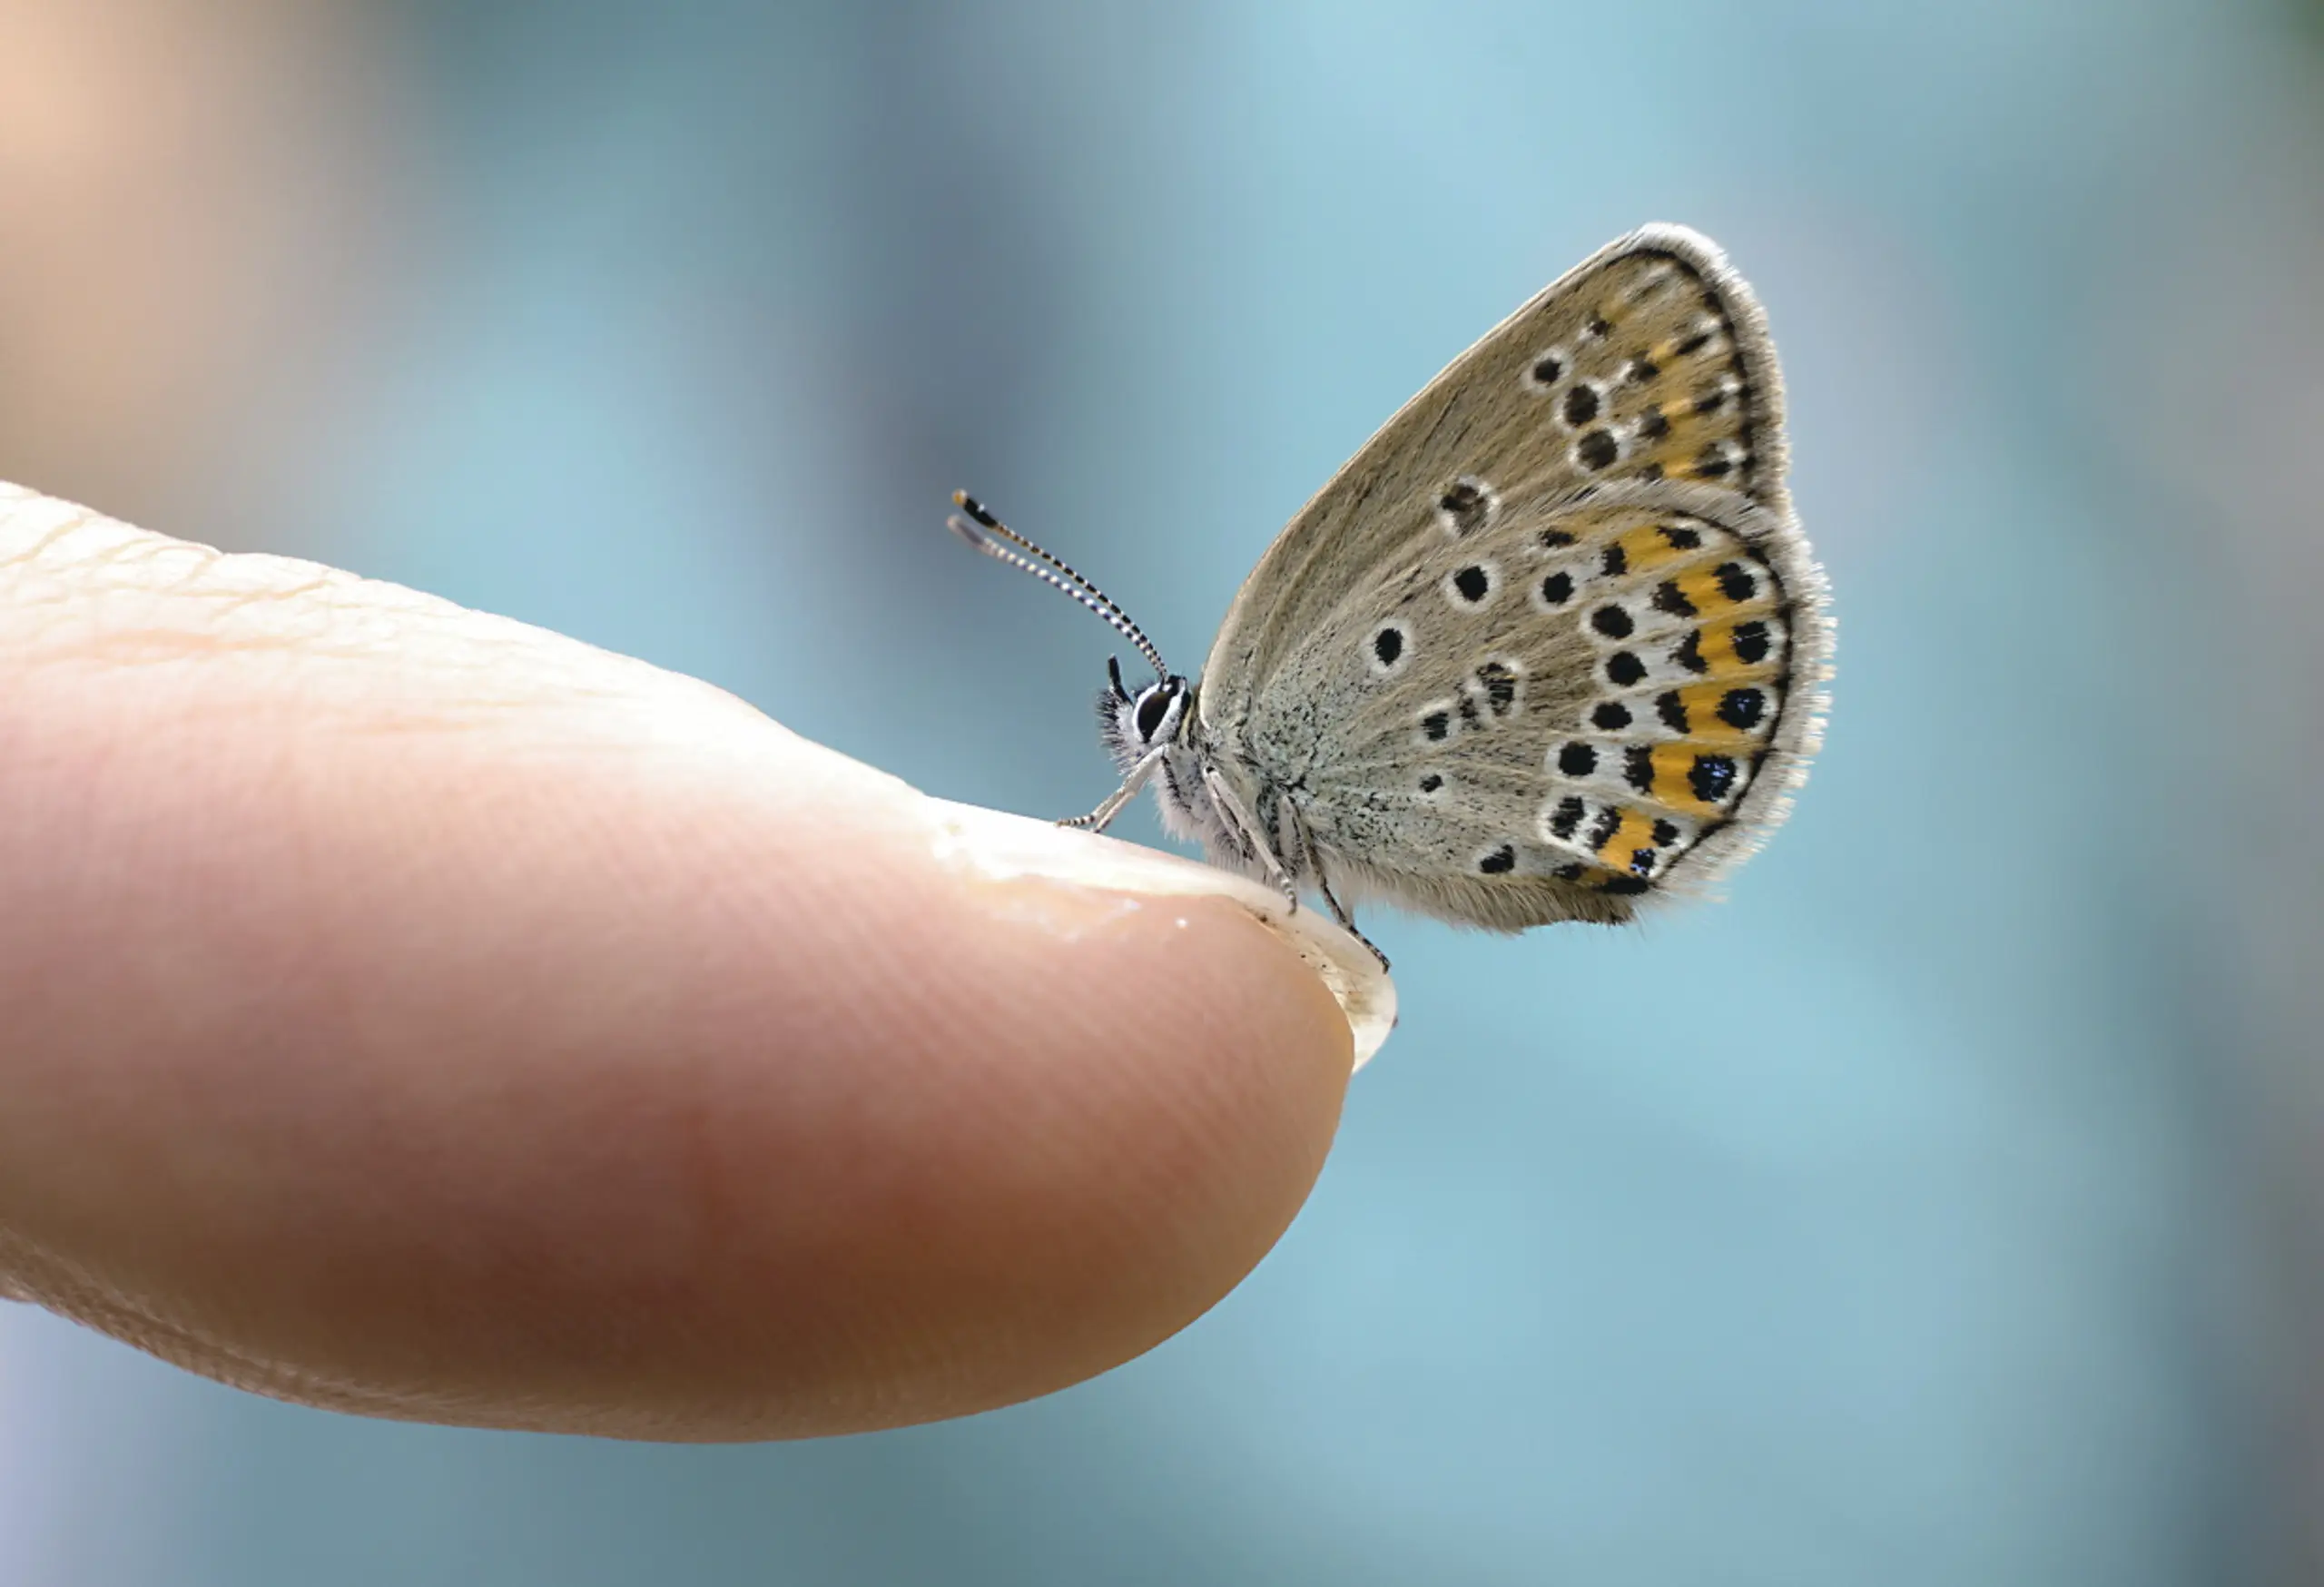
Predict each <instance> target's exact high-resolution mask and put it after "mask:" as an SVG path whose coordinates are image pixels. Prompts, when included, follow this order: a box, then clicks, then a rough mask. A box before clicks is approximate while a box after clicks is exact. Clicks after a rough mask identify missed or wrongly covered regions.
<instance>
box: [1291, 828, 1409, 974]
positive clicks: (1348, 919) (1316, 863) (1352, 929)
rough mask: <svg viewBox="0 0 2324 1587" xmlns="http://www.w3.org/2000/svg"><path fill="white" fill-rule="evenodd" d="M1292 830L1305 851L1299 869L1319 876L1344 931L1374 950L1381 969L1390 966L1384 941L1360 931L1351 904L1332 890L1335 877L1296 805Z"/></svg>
mask: <svg viewBox="0 0 2324 1587" xmlns="http://www.w3.org/2000/svg"><path fill="white" fill-rule="evenodd" d="M1291 830H1292V831H1293V832H1294V833H1296V834H1297V835H1298V838H1299V848H1300V853H1301V861H1300V867H1299V868H1300V869H1301V870H1303V871H1305V872H1307V873H1308V874H1309V875H1311V876H1313V877H1314V878H1315V891H1316V892H1320V893H1322V894H1323V895H1324V904H1325V906H1326V907H1328V908H1329V909H1330V910H1331V912H1332V919H1334V920H1335V921H1337V922H1339V923H1340V928H1341V930H1343V931H1346V932H1347V934H1348V935H1349V936H1351V937H1354V939H1355V940H1356V941H1359V942H1361V943H1363V944H1364V946H1365V947H1367V948H1369V949H1371V950H1372V957H1374V959H1377V960H1378V961H1380V968H1381V969H1383V970H1385V969H1387V968H1388V956H1387V955H1386V954H1385V953H1383V952H1381V951H1380V944H1379V943H1377V942H1374V941H1373V940H1372V939H1371V938H1369V937H1367V936H1365V935H1364V933H1363V932H1362V931H1358V930H1356V926H1355V916H1354V915H1353V914H1350V913H1349V912H1348V908H1347V905H1345V904H1344V903H1342V902H1340V900H1339V894H1337V893H1335V892H1333V891H1332V883H1331V880H1330V878H1328V877H1326V876H1325V875H1324V856H1323V855H1322V854H1321V853H1317V852H1316V849H1315V838H1314V837H1312V836H1311V835H1309V833H1308V831H1307V823H1306V822H1305V821H1304V820H1302V819H1301V818H1300V814H1299V807H1298V806H1297V805H1296V804H1294V805H1292V806H1291Z"/></svg>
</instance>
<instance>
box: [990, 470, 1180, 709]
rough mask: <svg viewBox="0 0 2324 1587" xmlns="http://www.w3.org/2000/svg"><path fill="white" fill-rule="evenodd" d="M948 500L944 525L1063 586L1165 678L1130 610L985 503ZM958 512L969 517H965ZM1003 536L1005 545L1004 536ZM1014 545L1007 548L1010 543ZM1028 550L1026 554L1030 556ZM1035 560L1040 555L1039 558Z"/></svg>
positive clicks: (1157, 655)
mask: <svg viewBox="0 0 2324 1587" xmlns="http://www.w3.org/2000/svg"><path fill="white" fill-rule="evenodd" d="M952 505H953V506H955V507H957V508H960V512H956V513H954V514H952V515H951V516H950V517H948V518H946V519H945V520H944V527H946V528H948V529H950V530H951V531H952V532H953V533H954V534H956V535H958V536H960V538H961V539H963V540H965V541H967V542H968V543H969V544H970V546H972V547H975V548H976V549H977V550H980V551H981V552H983V553H984V554H985V555H986V556H988V557H991V558H992V559H993V560H994V561H996V562H1006V563H1007V564H1009V567H1014V568H1016V569H1017V570H1018V571H1019V572H1021V573H1029V574H1031V575H1032V576H1033V577H1035V578H1038V579H1039V580H1040V581H1041V582H1042V583H1043V584H1046V585H1048V586H1050V587H1051V588H1053V589H1059V590H1063V591H1064V592H1065V593H1066V594H1067V595H1069V596H1072V597H1073V598H1074V599H1075V600H1077V601H1079V602H1080V603H1081V604H1082V605H1083V606H1087V607H1088V608H1089V609H1090V610H1091V611H1093V612H1095V613H1097V614H1098V616H1100V617H1102V618H1104V619H1105V620H1106V621H1107V622H1108V624H1111V625H1112V626H1113V628H1114V631H1115V632H1117V633H1118V634H1119V635H1120V636H1122V637H1123V638H1125V639H1127V640H1128V641H1129V642H1130V643H1131V644H1132V645H1135V646H1137V653H1138V654H1139V655H1143V656H1144V657H1146V659H1147V662H1148V663H1149V664H1150V665H1152V666H1153V668H1154V675H1155V676H1156V677H1157V678H1167V677H1168V676H1169V675H1170V669H1169V667H1168V666H1167V665H1165V664H1164V662H1163V660H1162V653H1161V652H1160V651H1158V650H1157V649H1155V648H1154V642H1153V641H1152V640H1151V639H1148V638H1147V636H1146V633H1145V631H1144V630H1143V629H1141V628H1139V627H1138V626H1137V624H1135V623H1133V622H1131V621H1130V620H1129V614H1128V612H1125V611H1123V610H1122V609H1121V608H1120V607H1119V606H1116V605H1114V603H1113V602H1112V601H1111V600H1109V599H1108V598H1107V596H1106V592H1105V591H1104V590H1101V589H1099V588H1098V586H1096V585H1094V584H1092V583H1090V582H1089V581H1088V579H1086V578H1084V577H1081V575H1079V574H1078V573H1076V572H1075V571H1074V570H1073V569H1072V568H1071V567H1068V566H1067V564H1066V563H1065V561H1064V560H1063V559H1062V558H1060V557H1054V556H1051V555H1050V554H1049V552H1047V551H1044V550H1042V549H1041V548H1040V547H1039V546H1036V545H1034V544H1033V542H1032V541H1030V540H1029V539H1027V538H1026V537H1024V536H1022V535H1020V534H1019V533H1018V532H1017V531H1016V530H1014V529H1012V528H1010V527H1009V526H1008V525H1007V524H1004V523H1002V522H1001V521H1000V519H999V518H997V517H993V516H992V513H991V510H990V508H987V507H986V506H985V505H984V503H982V502H980V501H979V500H978V499H977V498H975V497H973V496H970V494H969V493H968V492H967V491H965V490H955V491H954V492H952ZM961 513H966V514H967V515H968V516H967V517H961V516H960V514H961ZM1004 540H1005V541H1007V542H1008V544H1007V545H1003V544H1002V543H1001V542H1002V541H1004ZM1010 547H1015V549H1013V550H1012V549H1011V548H1010ZM1028 553H1029V555H1028ZM1037 559H1038V560H1037Z"/></svg>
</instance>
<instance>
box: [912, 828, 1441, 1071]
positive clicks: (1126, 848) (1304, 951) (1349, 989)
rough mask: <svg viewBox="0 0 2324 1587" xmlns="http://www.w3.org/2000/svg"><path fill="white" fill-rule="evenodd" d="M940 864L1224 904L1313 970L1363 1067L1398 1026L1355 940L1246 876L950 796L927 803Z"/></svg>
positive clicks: (1388, 997) (1391, 1003)
mask: <svg viewBox="0 0 2324 1587" xmlns="http://www.w3.org/2000/svg"><path fill="white" fill-rule="evenodd" d="M928 804H929V807H930V809H931V812H932V813H933V815H934V820H935V828H936V831H935V836H934V843H935V849H936V856H937V858H938V859H939V860H940V862H944V863H946V864H949V865H954V866H960V867H965V868H968V869H970V870H972V871H974V872H976V873H977V874H979V875H980V876H984V877H988V878H990V879H992V880H994V881H1016V880H1019V879H1022V878H1026V877H1038V878H1040V879H1041V880H1044V881H1049V882H1066V883H1069V884H1071V885H1074V886H1078V887H1086V888H1089V889H1091V890H1093V891H1097V892H1111V893H1128V894H1132V895H1135V896H1139V897H1146V898H1197V897H1199V898H1223V899H1226V900H1227V901H1229V902H1233V903H1235V904H1237V905H1239V906H1240V907H1241V908H1242V909H1244V910H1245V911H1246V912H1248V913H1249V914H1250V916H1251V917H1252V918H1253V919H1254V920H1256V921H1257V922H1259V923H1260V924H1261V925H1263V926H1265V928H1266V929H1267V930H1268V931H1272V932H1274V933H1275V936H1276V938H1278V939H1279V940H1280V941H1282V942H1283V943H1284V945H1285V946H1286V947H1288V948H1289V949H1290V950H1291V951H1293V952H1295V953H1296V954H1298V955H1299V958H1300V961H1301V962H1303V963H1305V965H1306V966H1307V968H1308V969H1310V970H1312V971H1315V974H1316V976H1317V977H1318V978H1319V979H1320V980H1321V981H1323V983H1324V986H1325V988H1327V989H1328V990H1329V991H1330V992H1331V994H1332V996H1333V998H1334V1000H1337V1002H1338V1003H1339V1006H1340V1012H1342V1013H1343V1014H1344V1015H1346V1016H1347V1024H1348V1030H1349V1033H1350V1034H1351V1035H1352V1036H1353V1037H1354V1043H1355V1067H1356V1068H1357V1069H1362V1068H1363V1067H1364V1064H1365V1062H1366V1061H1368V1060H1370V1059H1371V1057H1372V1055H1373V1054H1374V1053H1375V1052H1377V1051H1379V1050H1380V1047H1381V1044H1382V1043H1383V1042H1384V1041H1386V1040H1388V1032H1389V1031H1391V1030H1393V1029H1395V1025H1396V983H1395V982H1394V981H1391V980H1389V979H1388V972H1387V971H1384V970H1383V969H1381V968H1380V961H1379V960H1378V959H1376V958H1374V956H1373V952H1372V950H1370V949H1369V948H1366V947H1365V946H1364V944H1363V943H1362V942H1361V941H1358V940H1357V939H1356V938H1355V937H1354V936H1353V935H1351V934H1350V933H1349V932H1347V931H1344V930H1343V929H1342V928H1341V927H1340V925H1339V924H1338V922H1334V920H1332V919H1331V918H1330V917H1329V916H1328V915H1325V914H1324V913H1322V912H1319V911H1317V910H1315V909H1311V908H1307V907H1305V906H1304V905H1303V906H1302V907H1301V908H1299V909H1297V910H1294V909H1293V908H1292V907H1291V905H1290V903H1289V902H1288V901H1287V900H1285V897H1284V896H1283V894H1282V893H1280V892H1276V891H1275V889H1274V888H1272V887H1268V886H1266V885H1265V884H1264V883H1262V882H1254V881H1252V880H1251V879H1250V878H1248V877H1245V876H1237V875H1236V874H1234V873H1233V872H1227V871H1221V870H1219V869H1218V868H1217V867H1216V866H1214V865H1204V864H1198V863H1196V862H1194V861H1192V860H1182V859H1180V858H1178V857H1177V855H1175V854H1165V853H1157V851H1155V850H1153V849H1143V848H1140V847H1138V846H1137V844H1135V843H1122V842H1119V841H1118V840H1117V839H1114V838H1106V837H1097V836H1094V835H1092V834H1090V833H1084V832H1075V831H1073V830H1071V829H1070V828H1068V827H1060V826H1058V825H1056V824H1055V823H1050V822H1045V821H1032V820H1029V819H1027V818H1026V817H1024V816H1021V815H1010V814H1008V813H1005V812H1002V811H998V810H986V809H984V808H982V807H980V806H979V805H974V804H955V803H951V802H950V800H943V799H931V800H930V801H929V802H928Z"/></svg>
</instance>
